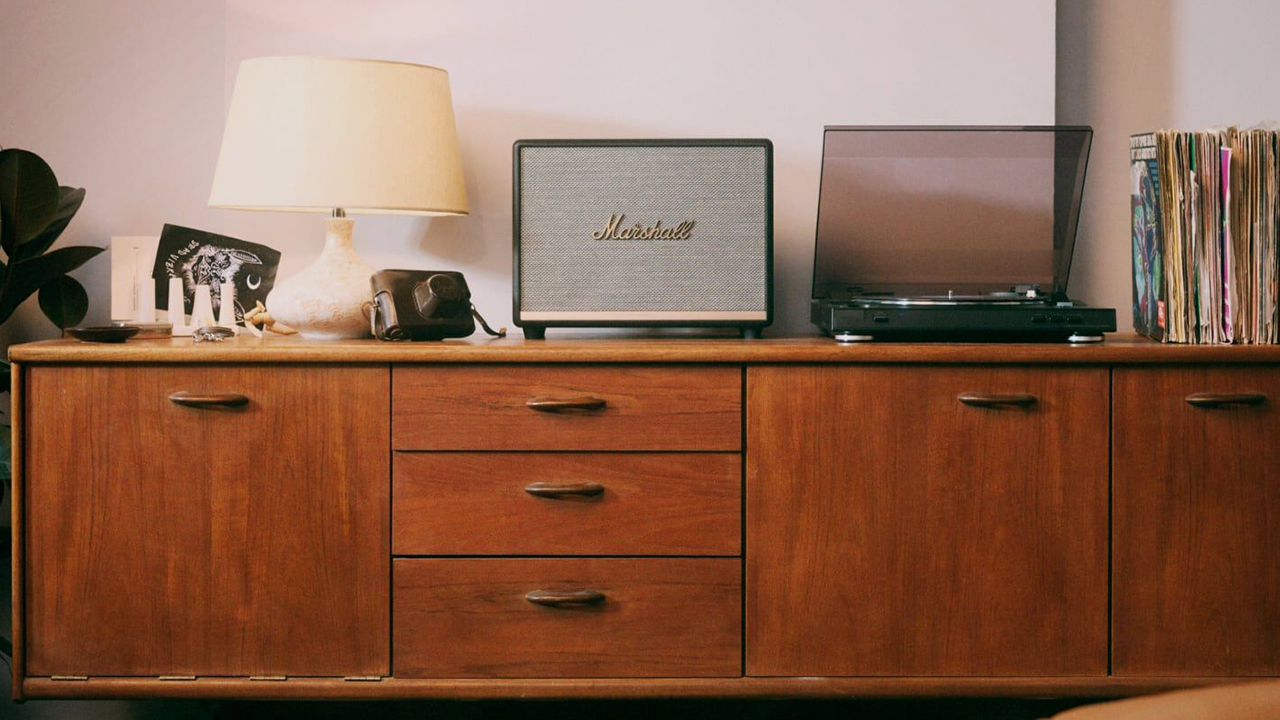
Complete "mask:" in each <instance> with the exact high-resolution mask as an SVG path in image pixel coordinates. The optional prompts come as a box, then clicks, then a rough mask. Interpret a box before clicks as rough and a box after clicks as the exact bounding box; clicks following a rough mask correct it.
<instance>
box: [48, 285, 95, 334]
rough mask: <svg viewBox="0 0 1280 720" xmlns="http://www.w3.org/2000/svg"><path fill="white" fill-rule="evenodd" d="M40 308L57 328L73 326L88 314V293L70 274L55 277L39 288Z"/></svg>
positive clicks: (62, 328)
mask: <svg viewBox="0 0 1280 720" xmlns="http://www.w3.org/2000/svg"><path fill="white" fill-rule="evenodd" d="M38 300H39V302H40V310H41V311H42V312H44V316H45V317H47V318H49V321H50V322H52V323H53V324H54V325H57V326H58V329H59V330H66V329H67V328H69V327H75V326H76V325H79V324H80V321H81V320H84V316H85V315H88V314H89V293H87V292H85V289H84V286H83V285H81V284H80V283H79V281H77V280H76V279H75V278H73V277H71V276H70V275H63V276H62V277H56V278H54V279H52V280H50V281H49V282H47V283H45V284H44V286H43V287H41V288H40V295H39V297H38Z"/></svg>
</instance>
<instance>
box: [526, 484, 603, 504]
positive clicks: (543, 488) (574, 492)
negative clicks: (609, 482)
mask: <svg viewBox="0 0 1280 720" xmlns="http://www.w3.org/2000/svg"><path fill="white" fill-rule="evenodd" d="M524 491H525V492H527V493H529V494H530V495H533V496H536V497H541V498H552V499H553V500H554V499H559V498H589V497H596V496H597V495H600V494H602V493H604V486H603V485H601V484H599V483H593V482H580V483H565V484H558V483H549V482H536V483H533V484H531V485H528V486H526V487H525V489H524Z"/></svg>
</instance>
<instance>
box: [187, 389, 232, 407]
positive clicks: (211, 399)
mask: <svg viewBox="0 0 1280 720" xmlns="http://www.w3.org/2000/svg"><path fill="white" fill-rule="evenodd" d="M169 401H170V402H172V403H174V404H175V405H182V406H183V407H194V408H234V407H243V406H245V405H248V404H249V398H248V397H246V396H244V395H241V394H240V393H193V392H187V391H186V390H179V391H178V392H175V393H171V394H170V395H169Z"/></svg>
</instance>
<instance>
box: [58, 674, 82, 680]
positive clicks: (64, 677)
mask: <svg viewBox="0 0 1280 720" xmlns="http://www.w3.org/2000/svg"><path fill="white" fill-rule="evenodd" d="M49 679H50V680H88V679H89V676H88V675H50V676H49Z"/></svg>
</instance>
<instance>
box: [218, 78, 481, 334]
mask: <svg viewBox="0 0 1280 720" xmlns="http://www.w3.org/2000/svg"><path fill="white" fill-rule="evenodd" d="M209 205H211V206H213V207H218V208H231V209H236V210H290V211H296V212H323V213H330V214H331V215H332V217H330V218H328V219H327V220H326V221H325V235H326V240H325V246H324V250H323V251H322V252H321V254H320V257H319V258H317V259H316V260H315V262H313V263H312V264H311V265H309V266H308V267H307V268H305V269H304V270H302V271H301V272H299V273H297V274H296V275H293V276H290V277H289V278H286V279H285V280H283V281H282V282H279V283H277V284H276V286H275V288H274V289H273V290H272V291H271V295H270V296H269V297H268V298H267V309H268V310H269V311H270V312H271V314H272V316H273V317H274V318H275V319H277V320H279V321H280V322H283V323H285V324H286V325H290V326H292V327H294V328H296V329H297V330H298V331H299V332H300V333H302V335H303V337H307V338H323V339H327V338H347V337H360V336H363V335H367V334H368V332H369V324H368V321H367V320H366V319H365V317H364V314H363V311H362V309H361V308H362V305H363V304H364V302H365V301H367V300H368V299H369V296H370V290H369V277H370V275H372V274H373V269H372V268H371V267H369V265H367V264H366V263H364V262H363V261H362V260H360V258H359V257H358V256H357V255H356V253H355V250H354V248H353V247H352V245H351V229H352V221H351V220H350V219H348V218H347V217H346V214H347V213H393V214H411V215H466V214H467V211H468V209H467V193H466V188H465V187H464V185H463V180H462V160H461V157H460V155H459V153H458V140H457V132H456V129H455V127H454V120H453V101H452V99H451V97H450V94H449V74H448V73H446V72H445V71H444V70H441V69H439V68H433V67H427V66H425V65H413V64H410V63H399V62H385V61H380V60H348V59H339V58H316V57H263V58H254V59H251V60H245V61H244V62H242V63H240V71H239V74H238V75H237V77H236V85H235V90H234V91H233V92H232V94H231V108H230V111H229V112H228V114H227V125H226V130H225V132H224V133H223V136H222V151H221V153H220V154H219V155H218V167H217V169H216V170H215V171H214V175H213V191H212V193H211V194H210V196H209Z"/></svg>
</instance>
